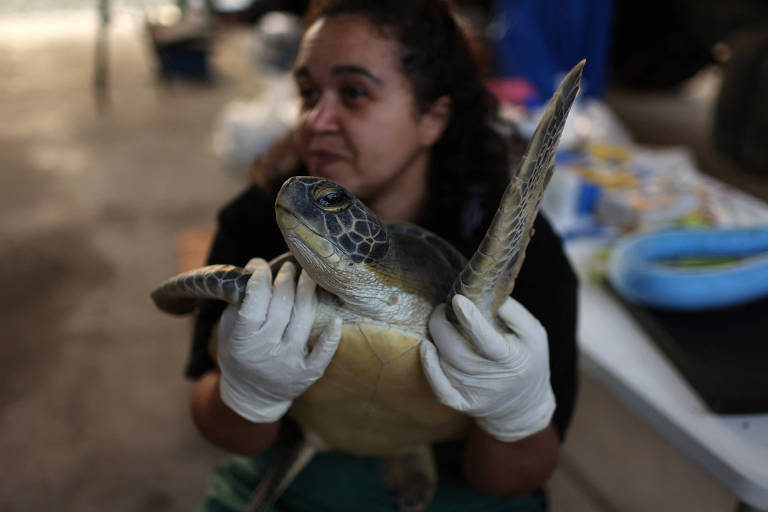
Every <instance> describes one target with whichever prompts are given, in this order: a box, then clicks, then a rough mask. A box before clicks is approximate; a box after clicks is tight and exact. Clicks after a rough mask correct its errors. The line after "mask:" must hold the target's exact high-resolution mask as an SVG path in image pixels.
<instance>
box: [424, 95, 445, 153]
mask: <svg viewBox="0 0 768 512" xmlns="http://www.w3.org/2000/svg"><path fill="white" fill-rule="evenodd" d="M452 114H453V100H451V98H449V97H448V96H440V97H439V98H437V99H436V100H435V101H434V103H432V105H430V107H429V108H428V109H427V111H426V112H424V113H423V114H422V115H421V143H422V144H423V145H424V146H427V147H429V146H432V145H433V144H434V143H435V142H437V140H438V139H439V138H440V136H441V135H442V134H443V131H444V130H445V127H446V126H448V123H449V122H450V120H451V115H452Z"/></svg>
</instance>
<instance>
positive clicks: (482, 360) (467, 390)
mask: <svg viewBox="0 0 768 512" xmlns="http://www.w3.org/2000/svg"><path fill="white" fill-rule="evenodd" d="M445 307H446V306H445V304H441V305H440V306H438V307H437V308H436V309H435V311H434V312H433V313H432V315H431V316H430V319H429V332H430V334H431V336H432V339H433V340H434V345H433V344H432V343H430V342H429V340H423V341H422V342H421V346H420V350H421V361H422V366H423V367H424V373H425V374H426V376H427V380H428V381H429V383H430V385H431V386H432V390H433V391H434V392H435V395H437V398H438V399H439V400H440V402H442V403H443V404H445V405H447V406H449V407H452V408H453V409H457V410H459V411H462V412H465V413H467V414H469V415H470V416H473V417H475V418H476V421H477V423H478V425H479V426H480V427H481V428H482V429H483V430H485V431H486V432H488V433H489V434H491V435H492V436H493V437H495V438H496V439H498V440H500V441H504V442H510V441H517V440H519V439H522V438H524V437H527V436H529V435H531V434H533V433H535V432H538V431H539V430H542V429H544V428H545V427H546V426H547V425H549V422H550V420H551V418H552V414H553V413H554V410H555V396H554V394H553V393H552V387H551V386H550V384H549V347H548V344H547V332H546V331H545V330H544V327H542V325H541V324H540V323H539V321H538V320H537V319H536V318H534V316H533V315H531V314H530V313H529V312H528V311H527V310H526V309H525V308H524V307H523V306H522V305H521V304H520V303H518V302H517V301H515V300H513V299H511V298H508V299H507V300H506V301H505V302H504V304H503V305H502V306H501V308H499V312H498V315H499V318H500V319H501V320H502V322H503V323H504V324H505V325H506V326H507V327H508V328H509V329H510V330H511V331H512V332H507V333H500V332H499V331H497V330H496V329H495V328H494V327H493V325H492V324H491V322H489V321H488V320H486V319H485V318H484V317H483V316H482V314H481V313H480V311H479V310H478V309H477V306H475V305H474V304H473V303H472V302H471V301H470V300H469V299H467V298H466V297H464V296H463V295H456V296H454V298H453V311H454V312H455V313H456V317H457V318H458V320H459V323H460V324H461V326H462V327H463V329H464V332H465V333H466V336H467V337H465V336H464V335H462V333H461V332H460V331H459V330H458V329H456V327H454V325H453V324H451V323H450V322H449V321H448V319H447V318H446V317H445Z"/></svg>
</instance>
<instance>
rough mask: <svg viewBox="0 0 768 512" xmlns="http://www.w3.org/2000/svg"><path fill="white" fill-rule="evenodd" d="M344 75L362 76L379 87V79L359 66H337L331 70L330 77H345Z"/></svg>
mask: <svg viewBox="0 0 768 512" xmlns="http://www.w3.org/2000/svg"><path fill="white" fill-rule="evenodd" d="M346 74H353V75H363V76H365V77H367V78H369V79H370V80H372V81H374V82H376V83H377V84H379V85H381V79H380V78H379V77H377V76H376V75H374V74H373V73H371V72H370V71H368V70H367V69H365V68H364V67H361V66H356V65H354V64H344V65H339V66H334V67H333V68H331V75H334V76H335V75H346Z"/></svg>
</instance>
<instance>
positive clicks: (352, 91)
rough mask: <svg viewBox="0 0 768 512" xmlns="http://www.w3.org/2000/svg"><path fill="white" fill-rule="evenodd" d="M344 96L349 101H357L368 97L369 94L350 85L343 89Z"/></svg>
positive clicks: (360, 88)
mask: <svg viewBox="0 0 768 512" xmlns="http://www.w3.org/2000/svg"><path fill="white" fill-rule="evenodd" d="M341 94H342V96H343V97H344V98H345V99H347V100H356V99H359V98H364V97H366V96H368V93H367V91H366V90H365V89H363V88H362V87H355V86H351V85H348V86H346V87H343V88H342V89H341Z"/></svg>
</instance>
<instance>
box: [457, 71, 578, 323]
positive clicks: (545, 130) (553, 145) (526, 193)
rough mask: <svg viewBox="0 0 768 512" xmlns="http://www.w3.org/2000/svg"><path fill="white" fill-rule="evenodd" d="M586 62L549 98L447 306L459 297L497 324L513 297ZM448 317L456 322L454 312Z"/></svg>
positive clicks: (458, 279)
mask: <svg viewBox="0 0 768 512" xmlns="http://www.w3.org/2000/svg"><path fill="white" fill-rule="evenodd" d="M584 62H585V61H581V62H579V63H578V64H577V65H576V66H574V68H573V69H572V70H571V71H570V72H569V73H568V74H567V75H566V76H565V78H564V79H563V81H562V82H561V84H560V86H559V87H558V89H557V91H555V94H554V96H552V99H551V100H550V102H549V104H548V105H547V108H546V109H545V111H544V115H543V116H542V118H541V120H540V121H539V125H538V127H537V128H536V131H535V132H534V134H533V137H532V138H531V141H530V143H529V145H528V149H527V150H526V152H525V155H524V156H523V158H522V159H521V161H520V166H519V168H518V169H517V172H516V173H515V175H514V177H513V178H512V180H511V182H510V183H509V185H508V186H507V188H506V190H505V191H504V194H503V196H502V199H501V204H499V209H498V210H497V212H496V215H495V216H494V218H493V221H492V222H491V225H490V227H489V228H488V231H487V233H486V235H485V237H484V238H483V241H482V242H481V243H480V246H479V247H478V248H477V250H476V251H475V253H474V255H473V256H472V258H471V259H470V261H469V262H468V263H467V265H466V266H465V267H464V269H463V270H462V271H461V274H459V276H458V277H457V278H456V280H455V281H454V283H453V287H452V289H451V292H450V293H449V295H448V299H447V301H446V302H447V303H449V304H450V303H451V299H452V298H453V296H454V295H456V294H457V293H460V294H462V295H464V296H465V297H467V298H468V299H470V300H471V301H472V302H474V303H475V304H476V305H477V306H478V307H479V308H480V311H482V312H483V313H484V314H486V315H488V318H489V319H491V320H494V321H495V316H496V311H498V309H499V307H500V306H501V304H502V303H503V302H504V301H505V300H506V299H507V297H508V296H509V294H510V293H511V292H512V287H513V286H514V282H515V278H516V277H517V274H518V272H519V271H520V266H521V265H522V263H523V259H524V258H525V249H526V247H527V246H528V242H529V240H530V238H531V227H532V226H533V221H534V219H535V218H536V214H537V213H538V211H539V206H540V205H541V201H542V197H543V196H544V189H545V188H546V186H547V184H548V183H549V180H550V178H551V177H552V173H553V172H554V170H555V153H556V150H557V144H558V142H559V140H560V134H561V133H562V131H563V127H564V126H565V121H566V118H567V117H568V112H569V111H570V109H571V105H573V102H574V100H575V98H576V94H577V93H578V91H579V86H580V83H581V72H582V69H583V68H584ZM447 315H448V318H449V319H450V320H452V321H454V323H455V317H454V316H453V309H452V308H448V310H447Z"/></svg>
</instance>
